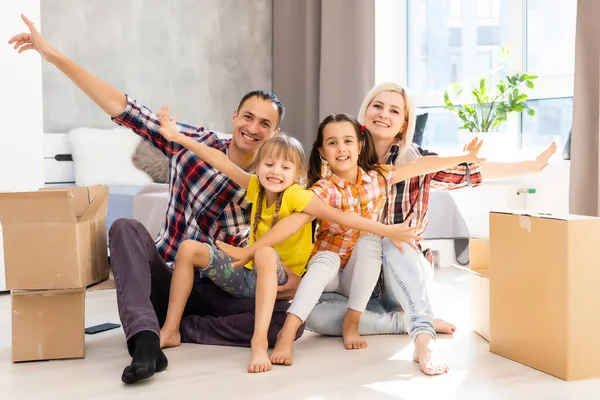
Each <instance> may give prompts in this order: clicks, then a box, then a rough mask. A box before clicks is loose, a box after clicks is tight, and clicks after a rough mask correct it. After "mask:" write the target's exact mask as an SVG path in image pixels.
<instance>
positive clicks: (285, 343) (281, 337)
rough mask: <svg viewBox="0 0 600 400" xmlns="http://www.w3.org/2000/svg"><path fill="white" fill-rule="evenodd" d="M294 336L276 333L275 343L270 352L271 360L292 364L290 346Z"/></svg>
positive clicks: (292, 343)
mask: <svg viewBox="0 0 600 400" xmlns="http://www.w3.org/2000/svg"><path fill="white" fill-rule="evenodd" d="M293 345H294V336H290V335H286V334H282V333H281V332H279V334H278V335H277V343H275V348H274V349H273V352H271V362H272V363H273V364H277V365H288V366H289V365H292V346H293Z"/></svg>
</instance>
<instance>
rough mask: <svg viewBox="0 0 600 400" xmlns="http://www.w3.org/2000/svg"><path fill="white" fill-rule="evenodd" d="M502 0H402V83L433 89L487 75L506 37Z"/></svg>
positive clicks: (504, 0) (420, 89) (505, 1)
mask: <svg viewBox="0 0 600 400" xmlns="http://www.w3.org/2000/svg"><path fill="white" fill-rule="evenodd" d="M508 1H509V0H462V1H461V2H460V3H459V2H457V1H456V0H408V2H407V3H408V38H409V39H408V86H409V87H410V88H411V89H412V90H413V91H414V92H421V93H424V92H438V91H443V90H444V89H446V88H447V87H448V85H449V84H451V83H453V82H456V81H465V80H469V79H472V78H474V77H477V76H480V75H485V74H487V73H488V71H489V67H490V65H491V63H492V62H493V60H494V59H496V58H497V57H498V55H499V54H500V49H501V48H502V44H503V43H506V41H507V39H508V25H507V24H503V23H501V21H502V18H501V15H502V14H503V13H504V14H506V13H507V5H508ZM457 4H461V6H458V5H457ZM481 10H483V11H481ZM480 11H481V12H480ZM480 15H481V16H480ZM482 60H485V62H482ZM490 60H491V61H490Z"/></svg>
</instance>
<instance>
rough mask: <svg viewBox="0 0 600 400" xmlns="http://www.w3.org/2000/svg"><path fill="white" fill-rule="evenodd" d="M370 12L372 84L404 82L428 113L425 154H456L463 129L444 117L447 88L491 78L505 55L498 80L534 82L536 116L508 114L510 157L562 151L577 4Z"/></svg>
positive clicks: (394, 6)
mask: <svg viewBox="0 0 600 400" xmlns="http://www.w3.org/2000/svg"><path fill="white" fill-rule="evenodd" d="M376 5H377V9H376V21H377V22H376V27H377V32H376V37H377V44H376V47H377V48H379V49H381V51H380V52H377V51H376V61H375V65H376V71H377V72H376V81H378V82H381V81H386V80H394V81H396V82H400V83H402V82H406V84H407V86H408V87H409V88H410V89H411V93H412V94H413V96H414V101H415V103H416V105H417V107H418V112H420V113H421V112H428V113H429V118H428V121H427V125H426V128H425V134H424V138H423V146H424V147H426V148H428V149H429V150H432V151H436V152H439V153H451V152H456V151H458V150H459V149H461V148H462V145H463V144H464V137H465V135H461V134H460V132H464V131H460V130H459V129H458V127H459V126H462V124H461V121H460V120H459V119H458V117H456V115H454V114H452V113H450V112H448V111H446V110H444V107H443V93H444V90H447V89H449V87H450V84H452V83H462V84H463V87H464V88H465V89H468V88H469V87H470V85H471V84H472V83H473V82H474V81H475V80H478V79H479V78H481V77H489V73H490V70H491V68H493V67H494V65H495V62H496V60H497V59H498V56H499V55H500V52H501V49H502V47H506V48H507V49H508V50H509V51H510V56H509V58H508V60H507V63H506V66H504V68H503V70H501V71H500V72H499V74H500V75H501V76H505V75H506V74H507V73H508V71H510V72H511V74H512V73H515V72H527V73H529V74H534V75H538V77H539V78H538V79H536V80H535V81H534V83H535V88H534V89H533V90H527V92H526V93H527V94H528V96H529V99H530V100H529V101H528V103H527V104H528V105H529V106H530V107H531V108H533V109H535V110H536V111H537V115H535V116H534V117H530V116H528V115H527V114H526V113H524V114H523V115H519V114H515V113H513V114H509V116H508V121H506V122H505V123H503V124H502V125H501V129H500V130H501V132H506V133H507V138H510V139H509V140H507V141H510V143H511V146H514V148H513V150H523V151H525V152H526V153H527V154H536V152H539V151H542V150H543V149H544V148H545V147H546V146H548V144H549V142H550V141H552V140H557V144H558V145H559V149H560V148H562V146H563V145H564V143H565V141H566V139H567V137H568V134H569V130H570V129H571V124H572V112H573V106H572V104H573V74H574V64H575V62H574V52H575V19H576V8H577V7H576V6H577V3H576V0H377V2H376ZM398 21H401V22H400V23H399V22H398ZM402 21H404V23H402ZM380 22H381V24H380ZM399 27H401V28H399ZM379 33H380V34H379ZM389 49H394V54H393V55H392V52H391V51H390V50H389ZM524 90H526V89H525V88H524ZM469 92H470V91H469V90H465V92H463V94H464V95H468V94H469ZM461 100H462V101H461V102H464V101H471V100H472V99H471V98H470V96H465V97H464V98H463V99H461ZM498 152H500V150H498ZM494 158H495V159H500V158H501V157H494Z"/></svg>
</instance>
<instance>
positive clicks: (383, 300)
mask: <svg viewBox="0 0 600 400" xmlns="http://www.w3.org/2000/svg"><path fill="white" fill-rule="evenodd" d="M382 268H383V287H382V290H381V294H380V295H379V296H378V297H377V298H372V299H371V300H369V303H368V304H367V307H366V310H365V312H364V313H363V314H362V316H361V318H360V325H359V329H358V331H359V333H360V334H361V335H378V334H399V333H408V334H409V336H410V338H411V340H414V339H415V338H416V337H417V336H418V335H420V334H422V333H427V334H430V335H431V336H433V337H435V329H434V326H433V312H432V311H431V304H430V301H429V296H428V295H427V286H428V282H429V280H430V277H431V274H432V273H433V270H432V266H431V264H429V262H428V261H427V259H426V258H425V257H424V256H423V254H422V253H421V252H420V251H418V250H414V249H412V248H410V249H409V248H408V246H404V254H402V253H400V250H399V249H398V248H397V247H396V246H395V245H394V244H393V243H392V241H391V240H390V239H387V238H386V239H383V265H382ZM347 309H348V299H347V298H346V297H345V296H343V295H341V294H338V293H325V294H323V295H322V296H321V298H320V299H319V302H318V303H317V305H316V306H315V308H314V309H313V311H312V312H311V313H310V315H309V316H308V318H307V320H306V327H307V329H310V330H312V331H314V332H317V333H321V334H324V335H331V336H340V335H341V334H342V319H343V317H344V315H345V314H346V311H347ZM401 311H404V315H402V313H401Z"/></svg>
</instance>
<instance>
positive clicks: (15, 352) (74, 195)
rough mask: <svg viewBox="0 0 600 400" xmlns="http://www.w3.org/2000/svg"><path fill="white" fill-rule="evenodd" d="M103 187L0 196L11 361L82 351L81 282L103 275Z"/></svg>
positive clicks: (77, 354) (98, 279)
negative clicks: (10, 300) (9, 312)
mask: <svg viewBox="0 0 600 400" xmlns="http://www.w3.org/2000/svg"><path fill="white" fill-rule="evenodd" d="M107 204H108V188H107V187H105V186H90V187H69V188H54V189H51V190H40V191H37V192H27V193H2V194H0V223H1V224H2V231H3V244H4V264H5V271H6V287H7V289H10V290H11V296H12V337H13V340H12V358H13V361H14V362H16V361H32V360H50V359H61V358H83V357H84V356H85V337H84V329H85V292H86V288H88V287H89V286H90V285H93V284H95V283H97V282H101V281H104V280H106V279H108V254H107V245H106V210H107Z"/></svg>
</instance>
